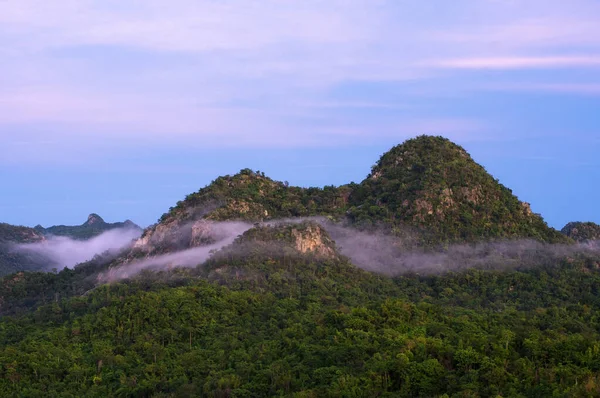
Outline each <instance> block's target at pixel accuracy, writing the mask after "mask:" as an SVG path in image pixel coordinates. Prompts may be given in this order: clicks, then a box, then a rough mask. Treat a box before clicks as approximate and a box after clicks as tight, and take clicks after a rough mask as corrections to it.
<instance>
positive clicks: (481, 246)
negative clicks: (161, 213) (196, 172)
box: [98, 217, 600, 281]
mask: <svg viewBox="0 0 600 398" xmlns="http://www.w3.org/2000/svg"><path fill="white" fill-rule="evenodd" d="M304 221H313V222H317V223H319V224H320V225H321V226H322V227H323V228H324V229H325V230H326V231H327V233H328V234H329V235H330V236H331V238H332V239H333V240H334V241H335V242H336V246H337V249H338V251H339V253H340V254H342V255H343V256H345V257H347V258H349V259H350V261H351V262H352V263H353V264H354V265H356V266H358V267H360V268H362V269H364V270H366V271H370V272H377V273H381V274H385V275H389V276H397V275H402V274H406V273H419V274H436V273H444V272H448V271H460V270H466V269H470V268H478V269H514V268H527V267H533V266H536V265H541V264H549V263H552V262H556V261H558V260H560V259H564V258H567V257H571V256H574V255H577V254H587V255H600V246H599V245H598V244H597V243H588V244H572V245H566V244H561V245H550V244H544V243H541V242H537V241H534V240H530V239H522V240H505V241H494V242H481V243H474V244H451V245H446V246H440V247H438V248H437V249H424V248H419V247H417V246H415V245H414V241H415V240H414V239H413V238H411V237H410V236H409V235H410V234H408V233H407V234H405V236H406V237H405V238H398V237H395V236H392V235H389V234H386V233H384V232H377V231H370V232H366V231H359V230H357V229H355V228H352V227H350V226H344V225H341V224H337V223H333V222H330V221H328V220H327V219H324V218H315V217H312V218H297V219H285V220H273V221H269V222H266V223H264V224H263V225H281V224H290V223H291V224H293V223H301V222H304ZM252 227H253V225H252V224H249V223H244V222H214V223H210V230H211V236H212V237H213V242H214V243H212V244H210V245H205V246H199V247H194V248H190V249H185V250H181V251H177V252H173V253H169V254H164V255H159V256H154V257H149V258H145V259H142V260H133V261H131V262H129V263H125V264H123V265H121V266H119V267H114V268H111V269H110V271H108V272H106V273H103V274H102V275H99V278H98V279H99V280H100V281H115V280H119V279H124V278H128V277H131V276H134V275H136V274H137V273H139V272H140V271H142V270H144V269H151V270H169V269H172V268H174V267H195V266H198V265H201V264H202V263H204V262H205V261H206V260H207V259H209V258H210V257H211V255H212V254H213V253H214V252H216V251H219V250H221V249H222V248H223V247H225V246H228V245H230V244H231V243H232V242H233V241H234V240H235V239H236V238H237V237H238V236H239V235H241V234H243V233H244V232H245V231H247V230H248V229H250V228H252ZM188 229H189V228H188ZM275 244H276V243H273V245H275ZM240 250H242V249H240ZM237 255H239V256H244V253H241V252H240V253H237Z"/></svg>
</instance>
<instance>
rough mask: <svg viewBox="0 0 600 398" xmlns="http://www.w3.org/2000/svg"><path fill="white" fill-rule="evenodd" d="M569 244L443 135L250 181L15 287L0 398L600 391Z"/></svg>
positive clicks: (6, 312) (599, 274)
mask: <svg viewBox="0 0 600 398" xmlns="http://www.w3.org/2000/svg"><path fill="white" fill-rule="evenodd" d="M98 218H99V217H98ZM98 223H99V221H98V220H97V217H95V216H94V217H92V222H91V224H92V225H94V224H98ZM340 230H343V231H342V232H343V233H342V232H341V231H340ZM573 236H574V237H575V235H573ZM407 237H408V238H410V239H408V241H409V244H404V241H405V240H406V238H407ZM40 238H41V239H43V238H44V237H43V236H41V237H40ZM342 238H343V239H342ZM513 238H514V239H515V241H514V242H508V240H509V239H513ZM517 238H519V239H517ZM520 238H527V239H520ZM336 240H337V241H336ZM413 240H414V242H416V243H414V245H413V243H412V242H413ZM478 240H483V241H488V240H501V241H500V242H492V243H478V242H477V241H478ZM363 241H364V242H363ZM399 241H400V242H403V244H402V245H398V246H396V242H399ZM450 242H455V243H456V244H454V243H450ZM551 242H572V240H571V239H570V238H569V237H566V236H563V235H560V234H558V232H557V231H554V230H553V229H551V228H549V227H548V226H547V225H546V224H545V223H544V222H543V220H542V218H541V217H540V216H539V215H536V214H534V213H533V212H532V211H531V210H530V209H529V207H528V205H527V204H525V203H522V202H520V201H519V200H518V199H517V198H516V197H515V196H514V195H513V194H512V193H511V192H510V190H508V189H507V188H505V187H504V186H502V185H501V184H500V183H499V182H498V181H497V180H495V179H494V178H493V177H492V176H490V175H489V174H488V173H487V172H486V171H485V170H484V169H483V167H481V166H479V165H477V164H476V163H475V162H474V161H473V160H472V159H471V157H470V156H469V155H468V154H467V153H466V152H465V151H464V149H462V148H460V147H459V146H457V145H455V144H453V143H451V142H449V141H448V140H445V139H443V138H440V137H426V136H422V137H418V138H416V139H413V140H409V141H407V142H405V143H404V144H402V145H399V146H397V147H395V148H393V149H392V150H391V151H390V152H388V153H386V154H384V155H383V156H382V158H381V159H380V161H379V162H378V163H377V164H376V165H375V166H374V167H373V170H372V172H371V174H370V175H369V176H368V177H367V178H366V179H365V180H364V181H362V182H361V183H359V184H356V183H351V184H348V185H344V186H341V187H325V188H322V189H321V188H299V187H292V186H289V184H287V183H285V182H277V181H274V180H271V179H269V178H268V177H266V176H265V175H264V174H263V173H260V172H253V171H251V170H249V169H244V170H242V171H241V172H240V173H238V174H236V175H233V176H225V177H219V178H217V179H216V180H215V181H213V182H212V183H211V184H209V185H208V186H207V187H205V188H202V189H200V190H199V191H198V192H196V193H193V194H190V195H188V196H187V197H186V198H185V199H184V200H182V201H180V202H178V203H177V204H176V206H174V207H173V208H171V209H170V210H169V211H168V212H167V213H165V214H164V215H163V216H162V217H161V218H160V220H159V221H158V223H157V224H156V225H153V226H151V227H149V228H147V229H146V230H145V231H144V234H143V236H142V237H141V238H140V239H139V240H137V242H136V243H135V245H133V246H132V247H131V248H130V249H127V250H125V251H123V252H121V253H114V254H110V253H105V254H104V255H101V256H96V257H95V258H94V259H92V260H91V261H89V262H87V263H84V264H79V265H77V266H75V267H74V268H73V269H63V270H62V271H60V272H57V273H41V272H19V273H17V274H13V275H9V276H6V277H4V278H1V279H0V315H1V316H0V396H44V395H47V396H132V397H151V396H152V397H177V396H208V397H264V396H282V397H305V398H309V397H310V398H312V397H376V396H377V397H451V396H452V397H498V396H501V397H513V396H514V397H529V396H535V397H547V396H560V397H571V396H573V397H579V396H581V397H583V396H585V397H588V396H591V397H597V396H600V360H599V359H598V358H599V355H598V353H599V352H600V317H598V316H597V314H598V313H599V311H600V255H599V254H598V253H597V251H594V247H593V245H589V246H590V247H589V248H587V249H586V250H584V251H578V250H579V249H580V248H581V247H582V246H581V245H568V246H567V245H557V246H553V245H552V244H551ZM344 245H350V248H351V249H352V250H354V251H358V252H361V253H363V254H364V252H365V249H367V248H368V249H369V250H372V251H377V250H378V249H379V250H381V251H382V253H381V256H380V258H382V259H384V261H385V259H386V258H387V256H388V255H389V254H390V253H388V252H386V251H385V246H386V245H393V246H394V249H395V250H394V252H393V253H391V254H392V255H395V254H396V253H400V254H402V256H403V258H405V259H411V260H417V261H419V262H426V263H427V265H428V266H430V267H431V268H432V269H435V266H436V264H438V263H440V262H441V260H442V259H443V257H444V256H445V255H446V254H447V253H449V252H450V251H451V250H450V249H452V253H454V255H456V257H455V258H456V261H462V260H464V259H467V258H468V257H469V256H473V255H475V256H481V258H480V260H481V262H485V261H486V259H488V258H489V257H486V256H488V255H489V254H490V253H488V252H491V255H492V257H493V258H494V261H498V259H500V260H501V259H503V258H504V257H502V253H503V252H510V251H511V248H513V247H518V248H520V249H519V250H521V248H527V247H531V248H532V250H529V251H527V250H525V251H518V252H517V255H515V256H512V257H510V260H511V261H513V262H516V264H512V265H511V266H510V267H502V266H500V267H494V268H486V267H481V268H477V269H461V270H460V271H456V270H455V271H454V272H444V273H439V274H435V273H430V274H419V273H417V272H405V273H403V274H401V275H397V276H395V277H389V276H386V275H384V274H381V273H375V272H367V271H365V270H364V269H362V268H358V267H356V266H355V265H354V264H353V263H352V262H351V260H350V258H349V257H346V256H344V255H342V253H346V251H344ZM549 254H552V255H549ZM453 258H454V257H453ZM363 260H365V261H368V260H369V257H368V256H366V257H363ZM147 266H151V267H147ZM369 269H377V268H376V267H372V268H369ZM456 269H458V268H456ZM119 270H122V271H123V272H121V273H119ZM106 275H109V276H112V277H111V278H105V277H104V276H106ZM107 280H108V281H111V283H105V282H106V281H107ZM49 359H51V360H49Z"/></svg>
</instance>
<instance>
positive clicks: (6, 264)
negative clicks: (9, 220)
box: [0, 223, 46, 276]
mask: <svg viewBox="0 0 600 398" xmlns="http://www.w3.org/2000/svg"><path fill="white" fill-rule="evenodd" d="M42 240H44V236H43V235H42V234H40V233H39V232H37V231H36V230H34V229H33V228H27V227H21V226H14V225H10V224H5V223H0V276H1V275H6V274H10V273H13V272H17V271H35V270H40V269H43V268H44V267H45V265H46V264H45V263H44V259H42V258H39V256H33V255H26V254H23V253H17V252H15V250H14V246H13V245H14V244H18V243H34V242H40V241H42Z"/></svg>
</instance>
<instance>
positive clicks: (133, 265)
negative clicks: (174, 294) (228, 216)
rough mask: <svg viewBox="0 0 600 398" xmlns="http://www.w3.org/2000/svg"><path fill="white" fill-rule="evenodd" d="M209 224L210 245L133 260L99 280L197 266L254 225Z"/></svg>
mask: <svg viewBox="0 0 600 398" xmlns="http://www.w3.org/2000/svg"><path fill="white" fill-rule="evenodd" d="M209 225H210V234H211V237H212V238H213V239H214V240H215V242H214V243H212V244H210V245H204V246H198V247H193V248H190V249H186V250H180V251H177V252H174V253H168V254H163V255H158V256H153V257H149V258H145V259H142V260H132V261H129V262H127V263H125V264H122V265H120V266H118V267H113V268H111V269H110V270H108V271H107V272H104V273H101V274H100V275H98V280H99V281H101V282H111V281H116V280H120V279H124V278H129V277H131V276H134V275H136V274H137V273H139V272H141V271H142V270H145V269H151V270H165V269H166V270H169V269H172V268H173V267H195V266H197V265H199V264H202V263H203V262H205V261H206V260H207V259H208V258H209V257H210V256H211V255H212V253H214V252H215V251H217V250H220V249H221V248H223V247H225V246H227V245H230V244H231V243H233V241H234V240H235V239H236V238H237V237H238V236H240V235H241V234H243V233H244V232H246V231H247V230H249V229H250V228H252V226H253V225H252V224H249V223H244V222H234V221H231V222H229V221H227V222H214V223H210V224H209ZM183 228H186V227H183Z"/></svg>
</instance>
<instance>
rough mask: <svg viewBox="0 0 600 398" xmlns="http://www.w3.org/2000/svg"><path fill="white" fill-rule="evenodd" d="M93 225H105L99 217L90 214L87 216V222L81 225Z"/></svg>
mask: <svg viewBox="0 0 600 398" xmlns="http://www.w3.org/2000/svg"><path fill="white" fill-rule="evenodd" d="M93 224H105V222H104V220H103V219H102V217H100V216H99V215H98V214H96V213H92V214H90V215H89V216H88V218H87V221H86V222H85V223H83V225H93Z"/></svg>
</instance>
